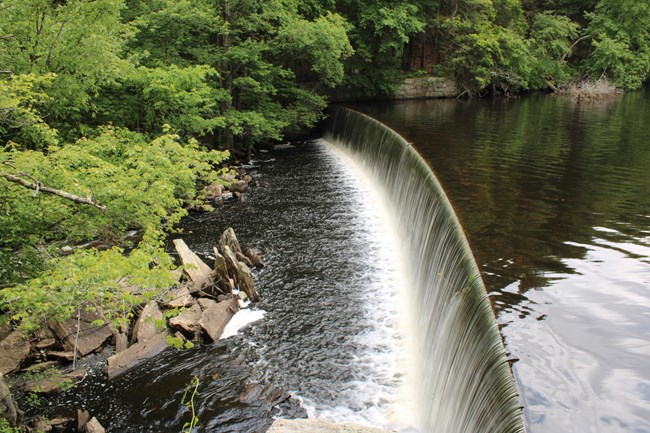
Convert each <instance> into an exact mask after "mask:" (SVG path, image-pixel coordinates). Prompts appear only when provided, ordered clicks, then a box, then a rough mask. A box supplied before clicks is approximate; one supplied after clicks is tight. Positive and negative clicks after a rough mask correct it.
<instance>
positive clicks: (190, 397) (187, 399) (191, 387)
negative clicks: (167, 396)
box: [181, 376, 200, 433]
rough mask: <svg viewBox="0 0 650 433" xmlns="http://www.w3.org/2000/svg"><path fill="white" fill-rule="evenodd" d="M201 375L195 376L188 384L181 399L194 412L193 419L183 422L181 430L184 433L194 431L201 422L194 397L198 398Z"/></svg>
mask: <svg viewBox="0 0 650 433" xmlns="http://www.w3.org/2000/svg"><path fill="white" fill-rule="evenodd" d="M199 384H200V382H199V377H198V376H194V377H193V378H192V380H191V381H190V383H188V384H187V387H186V388H185V392H184V393H183V398H182V399H181V404H182V405H185V407H187V409H189V411H190V413H191V414H192V419H191V420H190V421H188V422H186V423H185V424H183V428H182V430H181V432H182V433H192V430H193V429H194V427H196V426H197V424H198V423H199V417H198V416H196V410H195V408H194V404H195V403H194V399H195V398H196V396H197V394H198V392H199Z"/></svg>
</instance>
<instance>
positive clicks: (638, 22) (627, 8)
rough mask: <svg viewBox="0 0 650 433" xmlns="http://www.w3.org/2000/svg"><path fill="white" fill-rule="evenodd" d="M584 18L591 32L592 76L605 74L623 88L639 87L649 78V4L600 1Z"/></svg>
mask: <svg viewBox="0 0 650 433" xmlns="http://www.w3.org/2000/svg"><path fill="white" fill-rule="evenodd" d="M587 18H588V19H589V27H588V30H589V32H590V33H591V34H592V35H593V41H592V46H593V53H592V55H591V56H590V58H589V59H588V67H589V71H590V72H591V73H592V76H593V77H594V78H598V77H599V76H600V75H602V74H606V75H607V76H608V77H609V78H610V79H611V80H612V81H613V82H614V84H616V85H617V86H620V87H623V88H626V89H637V88H639V87H641V85H643V83H644V82H646V81H647V80H648V78H650V4H648V2H639V1H632V0H600V1H599V2H598V5H597V6H596V10H595V11H594V12H593V13H589V14H587Z"/></svg>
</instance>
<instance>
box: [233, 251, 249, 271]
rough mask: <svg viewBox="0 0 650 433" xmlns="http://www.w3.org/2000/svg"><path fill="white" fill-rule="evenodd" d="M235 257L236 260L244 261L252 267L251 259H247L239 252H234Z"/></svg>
mask: <svg viewBox="0 0 650 433" xmlns="http://www.w3.org/2000/svg"><path fill="white" fill-rule="evenodd" d="M235 257H236V258H237V261H239V262H242V263H244V264H245V265H246V266H248V267H249V268H252V267H253V262H251V259H249V258H248V257H246V256H245V255H243V254H241V253H235Z"/></svg>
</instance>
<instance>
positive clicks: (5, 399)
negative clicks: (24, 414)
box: [0, 374, 20, 425]
mask: <svg viewBox="0 0 650 433" xmlns="http://www.w3.org/2000/svg"><path fill="white" fill-rule="evenodd" d="M19 413H20V409H18V406H17V405H16V401H15V400H14V397H13V396H12V395H11V391H10V390H9V387H8V386H7V384H6V383H5V381H4V376H3V375H2V374H0V419H6V420H7V421H8V422H9V425H16V421H17V420H18V414H19Z"/></svg>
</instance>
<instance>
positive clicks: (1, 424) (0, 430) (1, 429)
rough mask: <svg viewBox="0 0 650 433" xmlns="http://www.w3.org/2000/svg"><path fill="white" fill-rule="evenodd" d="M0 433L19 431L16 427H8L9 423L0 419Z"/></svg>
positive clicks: (15, 432)
mask: <svg viewBox="0 0 650 433" xmlns="http://www.w3.org/2000/svg"><path fill="white" fill-rule="evenodd" d="M0 433H20V429H19V428H18V427H12V426H10V425H9V421H7V420H6V419H4V418H0Z"/></svg>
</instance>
